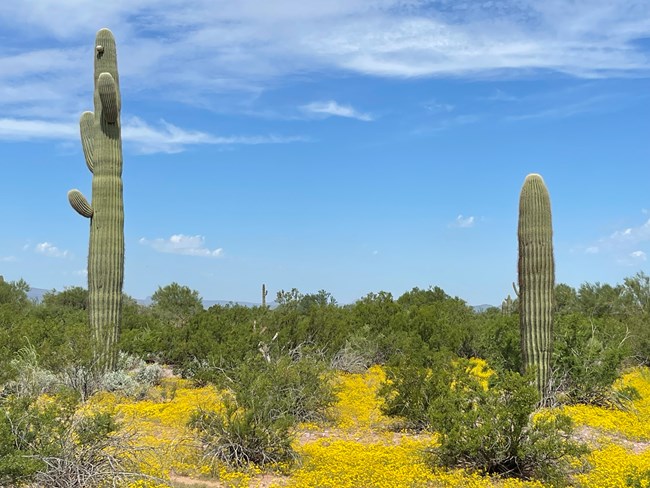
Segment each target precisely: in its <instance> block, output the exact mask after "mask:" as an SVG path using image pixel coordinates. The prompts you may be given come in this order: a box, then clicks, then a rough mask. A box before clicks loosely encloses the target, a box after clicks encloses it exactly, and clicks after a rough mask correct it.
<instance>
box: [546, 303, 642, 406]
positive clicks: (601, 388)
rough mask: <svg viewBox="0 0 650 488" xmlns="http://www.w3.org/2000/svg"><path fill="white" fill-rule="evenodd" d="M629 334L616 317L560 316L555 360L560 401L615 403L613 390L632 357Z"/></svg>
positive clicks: (555, 383) (605, 404)
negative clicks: (628, 358)
mask: <svg viewBox="0 0 650 488" xmlns="http://www.w3.org/2000/svg"><path fill="white" fill-rule="evenodd" d="M626 334H627V331H626V328H625V326H624V325H623V324H622V323H621V322H619V321H618V320H616V319H614V318H609V317H605V318H587V317H585V316H584V315H581V314H568V315H565V316H561V317H558V319H557V320H556V324H555V334H554V336H555V341H554V345H553V347H554V349H553V361H552V367H553V381H554V385H553V387H554V389H555V390H556V391H557V394H556V397H557V399H558V400H559V401H560V402H562V403H566V404H576V403H587V404H591V405H600V406H611V405H612V404H615V403H616V402H617V400H616V396H613V390H612V388H611V387H612V384H613V383H614V381H616V379H617V378H618V376H619V374H620V372H621V368H622V366H623V365H624V362H625V360H626V358H627V357H629V349H628V347H627V344H626Z"/></svg>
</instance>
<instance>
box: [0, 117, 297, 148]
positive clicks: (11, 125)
mask: <svg viewBox="0 0 650 488" xmlns="http://www.w3.org/2000/svg"><path fill="white" fill-rule="evenodd" d="M122 136H123V139H124V141H125V142H127V143H131V144H132V145H133V146H134V147H135V149H136V150H137V151H140V152H142V153H147V154H150V153H159V152H163V153H177V152H181V151H184V150H185V149H186V148H187V147H188V146H192V145H199V144H217V145H241V144H245V145H250V144H286V143H291V142H302V141H306V139H305V138H302V137H297V136H289V137H285V136H277V135H264V136H255V135H253V136H221V137H220V136H214V135H211V134H207V133H205V132H201V131H192V130H185V129H182V128H180V127H177V126H175V125H174V124H170V123H168V122H165V121H164V120H162V121H161V122H160V124H159V126H157V127H155V126H152V125H150V124H148V123H146V122H144V121H143V120H141V119H139V118H138V117H130V118H128V119H127V120H126V121H125V123H123V125H122ZM0 139H4V140H46V139H47V140H50V139H53V140H63V141H77V140H79V124H78V122H57V121H50V120H28V119H10V118H1V119H0ZM79 147H81V143H79Z"/></svg>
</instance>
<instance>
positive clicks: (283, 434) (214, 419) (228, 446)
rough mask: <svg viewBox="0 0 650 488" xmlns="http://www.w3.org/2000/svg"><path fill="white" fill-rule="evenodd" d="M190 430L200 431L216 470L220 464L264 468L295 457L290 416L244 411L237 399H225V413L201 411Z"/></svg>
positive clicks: (191, 423)
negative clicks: (253, 465) (292, 446)
mask: <svg viewBox="0 0 650 488" xmlns="http://www.w3.org/2000/svg"><path fill="white" fill-rule="evenodd" d="M189 426H190V427H191V428H192V429H194V430H195V431H196V433H197V435H198V438H199V439H200V441H201V443H202V445H203V446H204V458H205V459H207V460H208V461H209V462H210V465H211V466H213V468H214V467H216V466H217V465H218V464H220V463H225V464H227V465H229V466H233V467H242V466H246V465H248V464H249V463H254V464H257V465H259V466H264V465H266V464H274V463H280V462H287V461H291V460H292V459H293V458H294V457H295V453H294V451H293V449H292V448H291V441H292V440H293V437H292V434H291V427H292V426H293V419H292V418H291V417H290V416H288V415H280V414H278V415H273V414H272V413H271V412H269V411H266V410H255V409H253V408H245V407H241V406H240V405H238V404H237V401H236V400H235V399H233V398H227V399H225V401H224V410H223V411H221V412H215V411H210V410H204V409H201V408H199V409H198V410H197V411H195V412H194V413H193V414H192V417H191V418H190V422H189Z"/></svg>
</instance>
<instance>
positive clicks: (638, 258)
mask: <svg viewBox="0 0 650 488" xmlns="http://www.w3.org/2000/svg"><path fill="white" fill-rule="evenodd" d="M648 243H650V219H648V220H646V221H645V222H644V223H642V224H640V225H638V226H636V227H626V228H624V229H619V230H616V231H614V232H612V233H611V234H609V235H608V236H605V237H602V238H600V239H598V241H597V242H595V243H593V244H591V245H589V246H586V247H585V248H584V252H585V253H586V254H604V255H606V256H613V257H614V259H615V260H616V261H617V262H618V263H619V264H624V265H632V264H638V263H640V262H643V261H646V259H647V251H648V250H645V251H644V250H643V249H639V248H640V247H644V246H647V245H648Z"/></svg>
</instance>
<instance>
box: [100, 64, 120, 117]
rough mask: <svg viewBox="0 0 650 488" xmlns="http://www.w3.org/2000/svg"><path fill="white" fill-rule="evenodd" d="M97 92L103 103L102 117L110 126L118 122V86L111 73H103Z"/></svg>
mask: <svg viewBox="0 0 650 488" xmlns="http://www.w3.org/2000/svg"><path fill="white" fill-rule="evenodd" d="M97 90H98V91H99V98H100V100H101V102H102V116H103V117H104V120H105V121H106V122H108V123H109V124H115V123H116V122H117V115H118V113H119V112H118V108H117V98H118V97H117V84H116V83H115V80H114V79H113V76H112V75H111V74H110V73H102V74H101V75H99V78H98V80H97Z"/></svg>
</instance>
